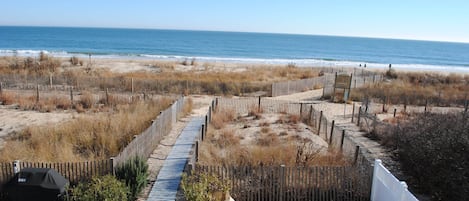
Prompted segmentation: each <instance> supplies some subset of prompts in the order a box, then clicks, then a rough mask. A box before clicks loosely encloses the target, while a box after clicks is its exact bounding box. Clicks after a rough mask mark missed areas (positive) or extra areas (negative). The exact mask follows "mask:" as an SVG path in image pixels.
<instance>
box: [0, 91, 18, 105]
mask: <svg viewBox="0 0 469 201" xmlns="http://www.w3.org/2000/svg"><path fill="white" fill-rule="evenodd" d="M15 100H16V94H15V93H13V92H8V91H3V92H2V93H1V94H0V102H1V103H2V104H3V105H11V104H13V103H15Z"/></svg>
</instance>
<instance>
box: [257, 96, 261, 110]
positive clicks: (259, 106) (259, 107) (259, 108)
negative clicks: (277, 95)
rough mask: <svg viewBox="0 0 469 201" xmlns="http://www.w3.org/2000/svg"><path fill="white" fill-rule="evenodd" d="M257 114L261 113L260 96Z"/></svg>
mask: <svg viewBox="0 0 469 201" xmlns="http://www.w3.org/2000/svg"><path fill="white" fill-rule="evenodd" d="M257 112H261V97H260V96H259V104H258V108H257Z"/></svg>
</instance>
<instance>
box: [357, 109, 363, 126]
mask: <svg viewBox="0 0 469 201" xmlns="http://www.w3.org/2000/svg"><path fill="white" fill-rule="evenodd" d="M361 114H362V106H360V107H359V108H358V119H357V126H360V117H361Z"/></svg>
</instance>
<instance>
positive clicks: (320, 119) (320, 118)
mask: <svg viewBox="0 0 469 201" xmlns="http://www.w3.org/2000/svg"><path fill="white" fill-rule="evenodd" d="M321 121H322V111H321V112H320V113H319V125H318V135H320V133H319V132H320V131H321Z"/></svg>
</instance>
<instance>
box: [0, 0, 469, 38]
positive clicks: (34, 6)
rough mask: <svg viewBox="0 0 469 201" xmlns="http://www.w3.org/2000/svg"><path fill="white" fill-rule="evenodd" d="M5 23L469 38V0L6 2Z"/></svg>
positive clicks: (1, 15) (0, 17) (0, 8)
mask: <svg viewBox="0 0 469 201" xmlns="http://www.w3.org/2000/svg"><path fill="white" fill-rule="evenodd" d="M0 25H21V26H22V25H27V26H30V25H32V26H67V27H121V28H156V29H185V30H219V31H247V32H272V33H296V34H314V35H339V36H362V37H379V38H402V39H418V40H438V41H459V42H469V1H468V0H392V1H391V0H382V1H380V0H316V1H315V0H288V1H287V0H283V1H280V0H270V1H269V0H231V1H228V0H164V1H163V0H134V1H131V0H29V1H28V0H2V1H1V2H0Z"/></svg>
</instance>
